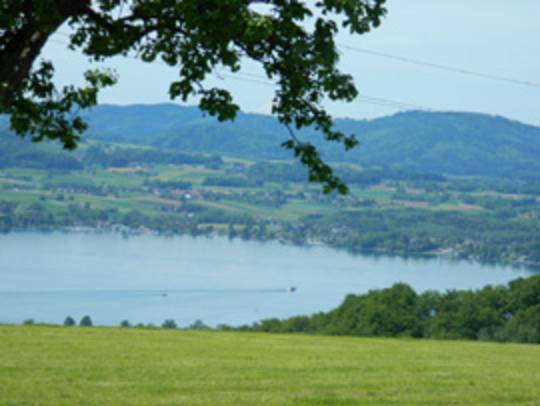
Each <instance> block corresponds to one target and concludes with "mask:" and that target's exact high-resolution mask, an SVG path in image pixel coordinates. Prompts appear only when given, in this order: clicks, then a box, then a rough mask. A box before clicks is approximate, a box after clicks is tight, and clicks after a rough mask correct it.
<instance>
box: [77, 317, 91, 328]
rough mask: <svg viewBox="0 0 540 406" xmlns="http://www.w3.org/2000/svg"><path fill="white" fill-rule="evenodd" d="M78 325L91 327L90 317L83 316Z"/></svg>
mask: <svg viewBox="0 0 540 406" xmlns="http://www.w3.org/2000/svg"><path fill="white" fill-rule="evenodd" d="M79 325H80V326H81V327H92V325H93V324H92V319H91V318H90V316H88V315H87V316H84V317H83V318H82V319H81V321H80V322H79Z"/></svg>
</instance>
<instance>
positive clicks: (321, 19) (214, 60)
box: [0, 0, 386, 193]
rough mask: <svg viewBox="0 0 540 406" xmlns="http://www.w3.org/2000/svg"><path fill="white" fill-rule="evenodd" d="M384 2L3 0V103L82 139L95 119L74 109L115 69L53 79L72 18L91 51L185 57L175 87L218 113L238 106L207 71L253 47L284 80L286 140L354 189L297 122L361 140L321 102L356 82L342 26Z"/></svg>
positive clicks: (353, 24) (21, 121) (322, 174)
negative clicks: (340, 38)
mask: <svg viewBox="0 0 540 406" xmlns="http://www.w3.org/2000/svg"><path fill="white" fill-rule="evenodd" d="M385 2H386V0H322V1H318V2H316V3H315V4H314V5H311V6H308V5H307V4H304V3H303V2H301V1H300V0H204V1H201V0H199V1H195V0H183V1H175V0H95V1H91V0H79V1H72V0H21V1H12V0H0V113H7V114H9V115H10V123H11V128H12V129H13V130H14V131H15V132H16V133H17V134H18V135H20V136H24V135H30V136H31V137H32V139H33V140H34V141H41V140H43V139H46V138H47V139H53V140H59V141H60V142H61V143H62V145H63V146H64V148H66V149H73V148H75V147H76V145H77V142H78V141H79V139H80V136H81V134H82V133H83V132H84V130H85V129H86V124H85V123H84V121H83V120H82V119H81V117H80V116H79V115H78V114H76V113H75V112H76V111H77V109H79V108H88V107H91V106H93V105H95V104H96V103H97V94H98V91H99V90H100V89H102V88H103V87H106V86H110V85H113V84H114V83H115V82H116V79H117V77H116V75H115V73H114V72H112V71H109V70H89V71H87V72H86V74H85V79H86V82H87V85H86V86H85V87H83V88H75V87H74V86H67V87H65V88H63V89H61V90H58V89H56V88H55V86H54V84H53V81H52V79H53V74H54V67H53V65H52V64H51V63H50V62H48V61H40V62H39V63H37V59H38V57H39V54H40V52H41V50H42V48H43V46H44V45H45V44H46V43H47V41H48V40H49V38H50V36H51V34H53V33H54V32H55V31H57V30H58V28H59V27H60V26H61V25H62V24H65V23H67V24H68V25H69V26H70V28H71V29H72V32H73V33H72V35H71V37H70V45H69V46H70V48H71V49H76V50H80V51H81V52H82V53H83V54H84V55H87V56H88V57H90V58H91V59H93V60H96V61H103V60H105V59H107V58H110V57H112V56H116V55H127V54H135V55H137V57H138V58H140V59H141V60H142V61H143V62H153V61H155V60H161V61H163V62H164V63H166V64H168V65H170V66H172V67H176V68H178V71H179V79H178V80H177V81H175V82H173V83H171V85H170V87H169V95H170V97H171V99H177V98H179V99H181V100H183V101H186V100H187V99H188V97H190V96H197V97H198V98H199V100H200V101H199V106H200V108H201V109H202V110H203V111H205V112H206V113H208V114H210V115H212V116H216V117H217V118H218V120H220V121H223V120H228V119H233V118H234V117H235V115H236V113H237V112H238V110H239V107H238V105H236V104H235V103H234V101H233V99H232V96H231V95H230V93H229V92H228V91H227V90H225V89H221V88H216V87H214V88H207V87H205V86H204V79H205V78H206V77H207V76H208V75H209V74H210V73H212V72H213V71H214V70H215V69H216V67H218V66H222V67H224V68H227V69H229V70H230V71H232V72H237V71H239V70H240V68H241V63H242V58H247V59H250V60H252V61H254V62H256V63H258V64H260V66H261V67H262V68H263V70H264V72H265V74H266V75H267V77H268V78H269V79H270V80H272V81H274V82H275V83H276V86H277V87H276V89H277V90H276V92H275V95H274V98H273V103H272V113H273V114H274V115H275V116H276V117H277V119H278V120H279V121H280V122H281V123H282V124H284V125H285V127H286V128H287V131H288V134H289V137H290V138H289V139H288V140H287V141H286V142H284V143H283V144H282V145H283V147H285V148H288V149H290V150H292V152H293V153H294V155H295V156H296V157H297V158H298V159H299V160H300V162H301V163H302V164H304V165H305V166H306V167H307V169H308V177H309V180H310V181H318V182H321V183H322V184H323V187H324V191H325V192H330V191H331V190H338V191H340V192H342V193H345V192H346V191H347V187H346V185H345V184H344V183H343V182H342V181H341V179H340V178H339V177H337V176H336V175H334V173H333V171H332V169H331V168H330V166H328V165H327V164H326V163H325V162H324V161H323V160H322V158H321V157H320V155H319V153H318V151H317V149H316V148H315V147H314V145H313V144H312V143H310V142H305V141H302V140H300V139H298V138H297V136H296V135H295V132H294V130H298V129H301V128H305V127H313V128H315V129H316V130H318V131H319V132H321V133H322V134H323V135H324V137H325V139H326V140H328V141H333V142H337V143H341V144H343V146H344V147H345V148H346V149H350V148H352V147H354V146H355V145H356V143H357V142H356V139H355V137H354V135H352V134H344V133H342V132H340V131H336V130H334V129H333V119H332V117H331V116H330V115H329V114H328V113H327V112H326V110H325V109H324V108H323V107H322V102H323V100H325V99H329V100H334V101H336V100H341V101H352V100H353V99H354V98H355V97H356V96H357V93H358V92H357V89H356V87H355V86H354V84H353V80H352V77H351V76H350V75H347V74H343V73H341V72H340V71H339V70H338V69H337V64H338V61H339V53H338V52H337V49H336V45H335V42H334V37H335V35H336V34H337V32H338V31H339V29H340V27H341V28H342V29H347V30H349V31H350V32H351V33H353V34H363V33H366V32H368V31H370V30H371V29H372V28H373V27H376V26H378V25H379V24H380V22H381V18H382V17H383V16H384V15H385V12H386V10H385V8H384V4H385ZM253 3H266V4H267V5H268V6H269V7H270V8H271V12H268V13H263V12H259V11H257V10H256V9H255V8H254V7H253ZM312 4H313V3H312ZM338 20H339V22H338Z"/></svg>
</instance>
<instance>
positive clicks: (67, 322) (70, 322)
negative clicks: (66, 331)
mask: <svg viewBox="0 0 540 406" xmlns="http://www.w3.org/2000/svg"><path fill="white" fill-rule="evenodd" d="M74 325H75V319H74V318H73V317H71V316H67V317H66V319H65V320H64V326H68V327H71V326H74Z"/></svg>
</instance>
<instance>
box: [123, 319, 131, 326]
mask: <svg viewBox="0 0 540 406" xmlns="http://www.w3.org/2000/svg"><path fill="white" fill-rule="evenodd" d="M120 327H131V323H130V322H129V320H122V321H121V322H120Z"/></svg>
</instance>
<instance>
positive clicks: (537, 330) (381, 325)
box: [242, 275, 540, 343]
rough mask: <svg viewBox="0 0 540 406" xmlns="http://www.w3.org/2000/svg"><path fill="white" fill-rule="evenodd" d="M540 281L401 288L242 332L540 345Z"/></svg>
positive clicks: (536, 278) (375, 292) (349, 298)
mask: <svg viewBox="0 0 540 406" xmlns="http://www.w3.org/2000/svg"><path fill="white" fill-rule="evenodd" d="M539 289H540V275H538V276H533V277H530V278H528V279H517V280H515V281H513V282H511V283H510V284H509V286H508V287H506V286H498V287H492V286H487V287H485V288H483V289H481V290H478V291H448V292H446V293H436V292H429V291H428V292H425V293H422V294H421V295H418V294H416V292H414V290H412V289H411V288H410V287H409V286H407V285H405V284H402V283H398V284H395V285H394V286H392V287H391V288H388V289H382V290H373V291H370V292H368V293H366V294H363V295H349V296H347V297H346V298H345V300H344V301H343V303H342V304H341V305H340V306H339V307H338V308H336V309H335V310H332V311H330V312H328V313H319V314H315V315H313V316H310V317H308V316H297V317H292V318H289V319H285V320H278V319H268V320H263V321H261V322H259V323H255V324H254V325H252V326H251V327H242V330H255V331H265V332H273V333H293V332H296V333H319V334H333V335H350V336H375V337H400V336H401V337H415V338H421V337H423V338H439V339H468V340H489V341H511V342H520V343H540V294H538V292H539Z"/></svg>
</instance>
